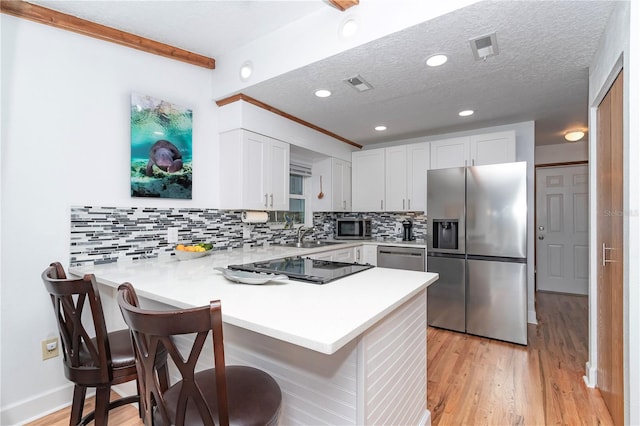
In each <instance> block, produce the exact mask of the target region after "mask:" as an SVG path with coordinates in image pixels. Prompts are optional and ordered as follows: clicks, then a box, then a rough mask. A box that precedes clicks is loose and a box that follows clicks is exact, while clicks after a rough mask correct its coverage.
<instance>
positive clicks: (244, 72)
mask: <svg viewBox="0 0 640 426" xmlns="http://www.w3.org/2000/svg"><path fill="white" fill-rule="evenodd" d="M251 74H253V64H252V63H251V61H246V62H245V63H243V64H242V66H241V67H240V80H242V81H247V80H249V78H251Z"/></svg>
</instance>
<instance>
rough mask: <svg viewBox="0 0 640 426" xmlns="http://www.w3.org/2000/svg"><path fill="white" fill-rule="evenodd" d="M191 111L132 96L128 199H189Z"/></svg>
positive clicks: (148, 98)
mask: <svg viewBox="0 0 640 426" xmlns="http://www.w3.org/2000/svg"><path fill="white" fill-rule="evenodd" d="M192 128H193V115H192V112H191V110H190V109H188V108H185V107H182V106H178V105H175V104H172V103H170V102H167V101H163V100H161V99H157V98H154V97H151V96H147V95H141V94H138V93H133V94H131V196H132V197H154V198H182V199H191V188H192V177H193V171H192V164H193V158H192V140H191V139H192Z"/></svg>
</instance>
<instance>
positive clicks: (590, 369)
mask: <svg viewBox="0 0 640 426" xmlns="http://www.w3.org/2000/svg"><path fill="white" fill-rule="evenodd" d="M585 372H586V374H585V376H583V379H584V383H585V384H586V385H587V387H589V388H595V387H596V384H597V383H598V381H597V377H598V376H597V373H598V372H597V370H596V368H595V367H594V366H592V365H591V363H590V362H589V361H587V363H586V366H585Z"/></svg>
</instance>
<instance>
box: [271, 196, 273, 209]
mask: <svg viewBox="0 0 640 426" xmlns="http://www.w3.org/2000/svg"><path fill="white" fill-rule="evenodd" d="M271 207H273V194H271Z"/></svg>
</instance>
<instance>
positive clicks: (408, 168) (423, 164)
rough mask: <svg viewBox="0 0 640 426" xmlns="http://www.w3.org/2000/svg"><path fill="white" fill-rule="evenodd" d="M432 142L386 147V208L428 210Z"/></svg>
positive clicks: (389, 209) (388, 209) (390, 209)
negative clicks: (430, 144) (428, 173)
mask: <svg viewBox="0 0 640 426" xmlns="http://www.w3.org/2000/svg"><path fill="white" fill-rule="evenodd" d="M429 155H430V154H429V143H427V142H425V143H418V144H410V145H400V146H395V147H390V148H385V201H386V203H385V204H386V205H385V210H386V211H418V210H423V211H424V210H425V208H426V196H427V169H428V168H429Z"/></svg>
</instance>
